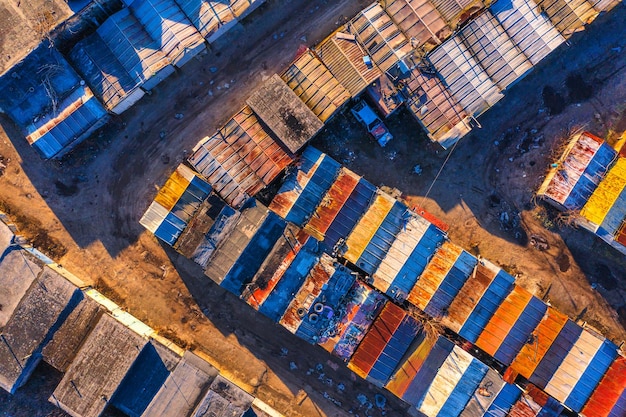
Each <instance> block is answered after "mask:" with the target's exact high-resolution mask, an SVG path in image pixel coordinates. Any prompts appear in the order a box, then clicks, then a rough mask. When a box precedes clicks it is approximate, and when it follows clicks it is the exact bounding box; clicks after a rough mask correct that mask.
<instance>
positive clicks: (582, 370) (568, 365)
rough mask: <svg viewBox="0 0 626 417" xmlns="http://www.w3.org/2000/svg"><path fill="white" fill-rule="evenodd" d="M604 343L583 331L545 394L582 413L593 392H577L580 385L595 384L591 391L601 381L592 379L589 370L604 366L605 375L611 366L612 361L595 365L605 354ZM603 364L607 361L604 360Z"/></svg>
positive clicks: (547, 386)
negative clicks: (596, 359)
mask: <svg viewBox="0 0 626 417" xmlns="http://www.w3.org/2000/svg"><path fill="white" fill-rule="evenodd" d="M604 342H605V340H603V339H601V338H599V337H597V336H595V335H594V334H592V333H591V332H589V331H588V330H585V329H583V331H582V333H581V334H580V336H579V338H578V340H577V341H576V343H574V346H572V348H571V349H570V351H569V353H568V354H567V356H566V357H565V359H563V362H562V363H561V365H560V366H559V368H558V369H557V370H556V372H555V373H554V375H553V376H552V378H551V379H550V381H549V382H548V384H547V385H546V387H545V389H544V390H545V392H546V393H548V394H550V395H551V396H553V397H554V398H556V399H557V400H559V401H560V402H562V403H563V404H565V405H566V406H568V407H570V408H572V409H573V410H574V411H577V412H578V411H580V410H581V408H582V405H583V404H584V403H585V402H586V400H587V399H588V398H589V396H590V395H591V391H590V390H586V391H587V392H588V394H585V392H584V391H581V390H577V389H576V388H577V387H578V385H579V384H580V383H584V384H593V386H592V387H591V389H593V388H595V385H596V384H597V383H598V382H599V380H600V378H598V377H597V375H596V378H592V377H591V376H590V375H589V374H588V373H587V370H588V368H590V367H593V366H602V367H603V368H604V370H603V371H602V373H604V371H606V369H607V368H608V366H609V365H610V361H609V363H601V364H598V363H594V358H595V357H596V356H597V355H598V354H600V355H602V354H603V353H604V352H603V351H604V349H603V347H604V346H603V345H604ZM613 357H615V356H613ZM603 359H604V358H603ZM602 362H605V361H604V360H603V361H602ZM585 377H587V378H589V379H590V381H584V378H585ZM600 377H601V375H600ZM594 379H597V380H596V381H595V384H594V383H593V382H594V381H593V380H594ZM575 391H576V392H577V393H578V395H577V396H576V397H575V398H574V397H573V396H572V395H571V394H572V393H574V392H575Z"/></svg>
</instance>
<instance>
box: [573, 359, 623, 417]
mask: <svg viewBox="0 0 626 417" xmlns="http://www.w3.org/2000/svg"><path fill="white" fill-rule="evenodd" d="M581 414H582V415H584V416H587V417H591V416H594V417H607V416H621V415H626V358H625V357H624V356H618V357H617V358H616V359H615V361H614V362H613V363H612V364H611V366H610V367H609V369H608V370H607V371H606V373H605V374H604V377H603V378H602V380H601V381H600V384H599V385H598V386H597V387H596V389H595V390H594V391H593V394H592V395H591V397H590V398H589V401H587V403H586V404H585V407H584V408H583V409H582V412H581Z"/></svg>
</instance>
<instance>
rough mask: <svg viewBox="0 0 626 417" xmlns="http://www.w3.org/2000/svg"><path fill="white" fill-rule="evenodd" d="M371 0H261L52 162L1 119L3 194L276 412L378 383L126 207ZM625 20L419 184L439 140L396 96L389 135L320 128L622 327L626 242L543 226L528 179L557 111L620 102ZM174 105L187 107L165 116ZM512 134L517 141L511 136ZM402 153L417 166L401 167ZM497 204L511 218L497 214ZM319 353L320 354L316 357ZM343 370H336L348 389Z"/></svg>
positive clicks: (70, 265) (329, 143)
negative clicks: (539, 240)
mask: <svg viewBox="0 0 626 417" xmlns="http://www.w3.org/2000/svg"><path fill="white" fill-rule="evenodd" d="M368 3H369V0H368V1H342V2H337V1H323V0H316V1H306V0H268V2H267V4H266V5H265V6H262V8H261V9H259V11H258V12H255V13H254V14H253V15H252V16H250V19H248V20H247V21H245V22H244V24H243V25H242V26H241V27H238V28H235V29H234V30H233V31H232V32H231V33H230V34H229V35H228V36H227V37H225V38H223V39H221V40H220V41H219V42H218V43H217V44H216V45H214V46H213V47H212V49H211V51H210V53H209V54H208V55H206V56H204V57H202V58H200V59H198V60H193V61H192V62H191V63H189V64H188V65H187V66H185V68H183V69H182V70H181V71H179V72H177V73H176V74H175V75H174V76H172V77H171V78H170V79H168V80H167V81H165V82H164V83H163V85H161V86H159V87H158V88H157V89H155V92H154V93H153V94H152V95H151V96H146V97H145V98H144V99H143V100H142V101H141V102H140V103H139V104H137V105H136V106H135V107H133V108H132V109H131V110H129V111H128V112H127V113H125V114H124V115H122V116H121V117H118V118H116V119H115V120H114V121H113V122H112V123H111V124H110V125H109V126H108V127H107V128H106V129H105V130H104V131H103V132H101V134H100V135H96V137H94V138H93V139H91V140H89V141H87V142H86V143H84V145H83V146H81V147H80V148H79V149H77V150H76V151H75V152H74V153H72V154H71V155H70V156H69V157H68V158H66V159H64V160H63V161H61V162H43V161H41V160H40V159H39V157H38V156H37V155H36V154H35V152H34V151H33V150H32V149H31V148H30V147H29V146H28V145H27V143H26V141H25V140H24V139H23V137H21V136H20V135H19V133H18V132H17V130H16V129H15V128H14V127H13V125H12V124H11V123H9V122H7V121H3V122H2V128H3V130H4V133H2V135H1V136H0V155H1V156H2V158H3V160H4V163H5V164H6V165H7V167H6V169H5V170H4V175H2V176H0V210H4V211H7V212H9V213H10V214H11V215H12V216H13V218H14V219H15V221H16V222H17V223H18V224H19V225H20V227H21V228H22V231H23V232H24V233H25V234H27V235H29V236H30V237H32V238H33V239H34V242H35V244H37V245H38V246H39V247H40V248H41V249H42V250H43V251H45V252H48V253H51V254H52V256H53V257H54V258H55V259H57V260H59V261H60V262H61V263H63V265H64V266H65V267H66V268H67V269H68V270H70V271H72V272H73V273H75V274H76V275H78V276H80V277H81V278H83V279H84V280H87V281H89V282H91V283H92V284H93V285H94V286H96V287H97V288H98V289H100V290H101V291H103V292H104V293H105V294H107V295H108V296H110V297H111V298H113V299H114V300H115V301H117V302H118V303H120V304H122V305H124V306H125V308H126V309H127V310H128V311H129V312H130V313H132V314H134V315H136V316H137V317H139V318H140V319H142V320H144V321H145V322H147V323H148V324H150V325H151V326H153V327H154V328H156V329H158V330H159V331H160V332H161V333H162V334H164V335H166V336H168V337H171V338H172V339H174V340H177V341H178V342H179V343H180V344H181V345H184V346H187V347H190V348H195V349H198V350H200V351H202V352H204V353H205V354H206V355H208V356H209V357H210V358H212V360H213V361H214V363H215V364H216V365H217V366H218V367H219V368H220V369H222V370H223V371H225V372H227V373H229V374H230V375H231V376H232V377H234V378H236V379H238V380H240V381H241V382H243V383H246V384H248V386H249V387H250V388H251V389H253V390H254V392H255V393H256V395H257V396H259V397H260V398H261V399H262V400H264V401H266V402H267V403H269V404H271V405H274V406H275V407H276V408H277V409H278V410H279V411H281V412H283V413H284V414H286V415H289V416H307V417H308V416H317V415H328V416H334V415H347V414H349V413H348V410H350V409H353V411H355V412H357V413H359V414H360V415H364V414H366V413H365V408H367V407H366V406H365V407H364V406H362V405H361V404H360V403H359V402H358V401H357V398H356V397H357V395H358V394H360V393H363V394H365V395H366V396H367V398H368V399H369V401H370V402H373V401H374V395H375V394H376V393H383V394H385V392H384V391H382V390H378V389H376V388H374V387H372V386H371V385H369V384H367V383H365V382H364V381H362V380H360V379H359V378H356V377H354V375H353V374H352V373H351V372H350V371H348V370H347V368H345V367H344V366H341V364H339V363H338V362H337V361H336V360H335V359H333V358H331V357H330V356H329V355H328V354H327V353H326V352H325V351H323V350H322V349H321V348H318V347H315V346H310V345H307V344H306V343H304V342H302V341H300V340H299V339H297V338H296V337H294V336H293V335H291V334H289V333H287V332H286V331H285V330H284V329H282V328H280V327H279V326H278V325H274V324H273V323H271V322H270V321H269V320H267V319H265V318H264V317H262V316H261V315H260V314H257V313H256V312H254V311H253V310H252V309H250V308H249V307H247V306H246V305H245V304H244V303H243V302H241V301H239V300H238V299H236V298H235V297H233V296H231V295H230V294H228V293H226V292H225V291H223V290H222V289H220V288H219V287H217V286H216V285H214V284H213V283H212V282H211V281H209V280H208V279H207V278H206V277H204V275H203V274H202V272H201V271H200V269H199V268H198V267H196V265H195V264H193V263H192V262H190V261H188V260H186V259H184V258H182V256H180V255H178V254H176V253H175V252H174V251H172V250H171V249H169V248H167V247H164V246H163V245H161V244H160V243H159V242H158V241H157V240H156V239H155V238H154V237H153V236H151V235H150V234H149V233H147V232H145V231H144V230H143V228H142V227H141V226H140V225H139V223H138V220H139V218H140V217H141V215H142V214H143V212H144V211H145V209H146V208H147V206H148V205H149V203H150V202H151V201H152V198H153V197H154V195H155V194H156V190H157V187H158V186H159V185H162V184H163V183H164V181H165V179H166V178H167V176H168V175H169V174H170V173H171V171H172V170H173V169H174V168H175V167H176V165H177V164H178V163H179V162H181V161H182V160H183V159H184V157H185V155H187V154H188V152H189V150H190V149H191V148H192V147H193V146H194V145H195V144H196V143H197V142H198V141H199V140H200V139H201V138H202V137H204V136H206V135H210V134H212V133H213V132H214V131H215V129H216V128H217V127H218V126H219V125H220V124H221V123H223V122H224V121H225V120H226V119H227V118H228V117H229V116H231V115H232V114H233V113H235V112H236V111H237V110H239V109H240V108H241V107H242V106H243V103H244V101H245V97H246V96H247V95H248V94H249V93H250V91H252V90H253V89H254V88H255V87H256V86H257V85H259V83H261V82H262V81H263V80H265V79H266V78H267V77H269V76H271V75H272V74H273V73H275V72H279V71H281V70H283V69H284V68H285V67H286V65H287V64H288V63H289V62H290V61H291V60H292V59H293V58H294V56H295V54H296V51H297V49H298V47H299V46H300V45H302V44H306V45H313V44H315V43H317V42H319V41H320V40H321V39H322V38H323V37H325V36H326V35H327V34H328V33H330V32H331V31H332V30H333V29H334V28H335V27H336V26H337V25H339V24H340V23H342V22H343V21H344V20H345V18H346V17H351V16H353V15H354V14H355V13H356V12H357V11H358V10H360V9H361V8H362V7H364V6H365V5H367V4H368ZM625 20H626V11H625V7H624V6H623V5H620V6H618V8H617V9H615V10H614V11H613V12H612V13H611V14H610V15H608V16H605V17H601V18H600V19H599V20H598V21H596V23H594V25H593V28H591V30H588V31H586V32H584V33H581V34H577V35H576V36H575V37H574V39H572V41H571V47H568V46H564V47H563V48H561V49H559V51H557V52H556V53H554V54H553V55H552V56H550V57H549V58H548V59H546V61H545V62H543V63H542V64H541V65H540V66H539V68H536V69H535V70H534V71H533V72H532V73H531V74H530V75H529V76H527V77H526V78H525V79H524V80H522V81H520V82H519V83H518V84H517V85H515V86H514V87H513V88H511V91H509V92H508V93H507V97H506V98H505V99H504V100H503V101H502V102H501V103H499V104H498V105H497V106H496V107H495V108H493V109H492V110H491V111H490V112H489V113H487V114H486V115H485V116H484V117H483V118H481V120H480V122H481V124H482V126H483V128H482V129H480V130H477V131H475V132H474V133H472V134H471V135H470V136H469V137H467V138H465V139H464V140H463V141H462V142H460V144H459V145H458V146H457V147H456V149H455V150H454V152H453V153H452V155H451V156H450V158H449V160H448V162H447V164H446V166H445V168H444V169H443V170H442V172H441V175H440V176H439V179H438V181H437V182H436V183H435V184H434V186H433V187H432V190H431V191H430V193H429V194H428V197H427V198H425V199H424V198H423V196H424V195H425V194H426V191H427V190H428V188H429V186H430V184H431V183H432V179H433V178H434V176H435V174H436V173H437V171H438V170H439V167H440V166H441V165H442V163H443V162H444V160H445V158H446V156H447V153H445V152H438V153H437V152H435V147H433V146H431V145H430V144H428V143H427V142H426V141H425V140H424V138H423V135H422V134H421V132H420V130H419V127H418V125H417V124H416V123H414V122H413V121H412V119H411V118H410V116H409V115H408V114H406V113H400V114H399V115H398V116H393V117H392V118H390V119H389V121H388V123H389V126H390V128H391V130H392V132H393V133H394V134H395V136H396V139H394V141H393V142H392V143H390V144H389V145H388V147H387V148H385V149H381V148H379V147H377V146H374V144H373V143H372V141H370V140H369V139H368V138H367V136H366V135H365V134H364V131H363V130H361V129H360V128H359V126H358V125H357V124H356V122H355V121H354V119H352V118H351V116H349V112H346V114H345V115H338V116H336V118H335V119H334V121H333V123H332V125H331V126H329V127H328V128H327V129H325V132H324V133H322V134H321V136H320V138H319V139H318V140H316V141H315V143H316V144H317V145H318V146H320V147H321V148H323V149H324V150H327V151H328V152H329V153H331V154H333V155H334V156H337V157H338V158H339V159H340V160H342V161H343V162H346V163H347V164H348V165H349V166H350V167H352V168H353V169H354V170H355V171H356V172H358V173H360V174H363V175H364V176H365V177H366V178H368V179H370V180H371V181H373V182H374V183H376V184H379V185H382V184H385V185H388V186H393V187H397V188H398V189H400V190H401V191H402V192H403V193H404V194H405V196H407V197H409V198H412V199H413V201H416V202H417V203H418V204H423V205H424V206H425V207H426V209H428V210H429V211H431V212H432V213H434V214H435V215H437V216H439V217H440V218H442V219H443V220H444V221H445V222H447V223H448V224H449V225H450V231H449V234H450V237H451V239H452V240H453V241H454V242H456V243H458V244H460V245H461V246H463V247H465V248H467V249H468V250H472V251H473V252H474V253H480V255H482V256H484V257H486V258H488V259H490V260H492V261H495V262H497V263H499V264H500V265H502V266H504V267H505V268H507V270H509V271H511V272H513V273H516V274H518V275H519V282H520V283H522V285H524V286H525V287H526V288H528V289H529V290H532V291H533V292H535V293H537V294H538V295H540V296H542V297H544V298H546V299H548V298H549V299H550V300H551V302H552V303H553V304H554V305H555V306H557V307H558V308H559V309H561V310H562V311H564V312H566V313H568V314H570V316H571V317H574V318H581V319H583V320H587V321H588V322H590V323H593V324H594V325H595V326H596V327H598V328H600V329H601V330H602V331H604V332H606V333H607V334H609V335H611V336H612V337H613V338H614V339H615V340H620V339H622V338H624V335H625V332H624V329H623V327H622V326H620V325H619V323H618V319H617V315H616V314H615V312H614V310H613V309H611V308H610V307H609V303H610V304H611V305H613V307H614V308H615V309H617V308H620V307H622V308H623V306H624V295H626V292H625V291H626V283H625V282H624V278H621V277H624V276H626V273H624V271H626V265H625V263H624V257H623V256H617V255H616V254H615V253H614V251H612V250H609V249H608V248H607V247H606V246H605V245H604V244H602V243H601V242H597V241H595V240H594V239H593V238H592V236H590V235H589V234H588V233H585V232H584V231H577V230H571V229H568V228H558V227H552V228H551V229H546V228H545V227H544V226H546V225H548V226H550V223H551V222H552V220H551V217H549V214H550V213H547V214H545V215H544V214H543V213H544V212H545V209H543V208H542V207H541V206H535V205H534V203H533V200H532V191H533V189H534V188H535V187H536V185H537V184H538V182H539V180H540V177H541V176H542V175H543V173H544V171H545V169H546V167H547V166H548V164H549V156H550V154H551V149H552V147H553V146H554V145H555V143H556V142H557V141H558V140H559V138H561V137H562V136H563V129H564V127H566V126H570V127H573V126H578V125H580V124H583V123H587V122H591V124H590V125H589V127H588V128H589V129H590V130H592V131H593V132H595V133H596V134H599V135H605V134H607V132H608V131H609V129H610V127H611V126H613V127H615V121H616V120H618V119H620V118H622V116H623V114H622V112H623V110H624V109H623V108H622V107H620V103H624V102H626V99H625V98H626V89H625V88H624V82H625V75H626V71H624V69H623V66H624V63H626V53H625V52H624V51H625V50H626V49H624V47H626V45H625V43H626V38H625V37H624V36H623V34H624V29H623V27H621V26H620V22H623V21H625ZM617 47H622V49H620V50H619V51H616V50H614V48H617ZM212 70H216V71H215V72H214V71H212ZM571 73H580V74H583V76H584V79H585V81H586V82H587V83H589V84H590V85H592V86H593V88H592V97H593V98H591V99H585V100H580V103H579V104H580V106H579V105H578V104H576V103H575V101H576V100H571V97H570V95H571V92H569V94H568V90H567V87H566V86H565V85H564V81H565V80H566V78H567V77H568V75H570V74H571ZM547 85H550V86H552V87H554V88H555V89H556V90H557V91H558V92H560V94H562V95H563V97H565V98H564V100H565V101H566V102H571V103H572V104H570V105H568V106H567V107H565V108H564V109H563V111H562V112H561V114H559V115H557V116H550V117H548V116H547V113H546V110H545V106H544V103H543V100H542V91H543V88H544V87H545V86H547ZM540 110H541V112H540ZM177 113H182V114H183V115H184V117H183V118H182V119H181V120H178V119H175V118H174V116H175V114H177ZM595 113H599V114H600V119H599V120H600V121H601V122H596V120H597V119H596V118H595ZM612 123H613V125H611V124H612ZM531 129H536V130H537V131H536V132H534V130H533V132H534V133H532V136H533V138H536V137H539V136H542V137H543V139H541V140H538V141H537V142H533V141H531V142H530V143H531V145H533V146H526V142H528V141H522V138H523V137H524V133H525V132H526V131H529V132H530V131H531ZM161 132H163V133H164V135H161ZM161 136H164V137H163V138H162V139H161ZM9 138H11V139H9ZM496 142H497V145H496ZM520 142H523V146H522V148H524V149H525V148H526V147H528V148H529V150H528V151H527V152H525V153H521V152H520V151H519V150H518V149H517V145H518V144H520ZM534 145H537V146H538V147H537V148H535V147H534ZM348 151H352V152H351V153H349V152H348ZM509 158H513V162H509ZM531 162H534V164H532V166H531ZM415 164H420V165H421V167H422V168H423V173H422V175H420V176H418V175H415V174H412V173H411V172H412V168H413V166H414V165H415ZM524 174H525V176H524ZM505 211H506V212H507V215H508V216H509V218H510V221H509V222H508V223H507V224H506V225H504V226H505V227H503V225H502V223H501V221H500V218H501V216H502V214H501V213H502V212H505ZM518 211H519V213H520V214H519V221H517V220H515V221H514V220H513V219H517V217H516V214H515V213H517V212H518ZM507 229H508V230H507ZM531 234H541V235H542V236H544V237H545V238H546V240H547V241H548V242H549V244H550V249H549V250H548V251H545V252H539V251H537V250H536V249H534V248H533V247H531V246H530V245H528V237H529V236H530V235H531ZM590 248H591V249H590ZM590 251H592V253H593V257H589V255H588V254H589V253H590ZM598 265H604V267H603V268H602V267H601V268H600V271H603V272H604V275H602V276H605V275H606V271H607V270H608V271H609V273H610V274H611V275H612V276H613V277H614V279H613V280H608V281H606V282H611V283H615V288H614V289H613V290H612V291H605V290H603V288H602V286H601V285H600V286H597V291H594V290H592V289H591V287H590V283H601V282H604V281H602V280H603V279H605V278H600V275H601V274H600V275H599V274H597V273H596V274H595V275H594V273H592V272H593V271H594V270H597V269H598ZM606 282H605V285H606ZM620 294H621V295H620ZM603 296H605V297H606V298H604V297H603ZM620 296H621V298H620ZM268 334H271V335H272V337H268V336H267V335H268ZM317 364H321V366H322V368H323V369H322V371H317V370H315V368H316V365H317ZM338 365H339V366H338ZM335 368H336V369H335ZM321 373H323V374H324V375H323V376H322V375H321ZM329 378H330V379H329ZM338 382H342V383H343V384H345V389H344V390H343V391H342V390H339V389H338V388H337V383H338ZM2 395H5V394H2V393H0V412H1V411H3V405H2V404H3V403H4V401H2V400H3V397H2ZM385 396H386V397H387V399H388V402H387V409H386V411H387V415H403V414H404V411H403V410H404V409H405V406H404V405H403V404H402V403H401V402H400V401H399V400H397V399H394V398H393V397H392V396H391V395H390V394H385ZM359 408H360V411H357V410H358V409H359ZM367 414H368V415H372V416H376V415H381V410H378V409H376V407H374V408H372V409H371V410H369V411H368V413H367Z"/></svg>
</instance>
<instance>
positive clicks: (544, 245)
mask: <svg viewBox="0 0 626 417" xmlns="http://www.w3.org/2000/svg"><path fill="white" fill-rule="evenodd" d="M530 244H531V245H532V246H533V247H534V248H535V249H537V250H538V251H541V252H543V251H546V250H548V249H550V245H549V244H548V241H547V240H546V238H545V237H543V236H540V235H530Z"/></svg>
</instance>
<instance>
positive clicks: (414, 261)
mask: <svg viewBox="0 0 626 417" xmlns="http://www.w3.org/2000/svg"><path fill="white" fill-rule="evenodd" d="M444 240H445V234H444V232H442V231H441V230H439V229H438V228H437V227H436V226H435V225H433V224H431V225H430V226H428V229H426V233H424V236H422V238H421V239H420V241H419V243H418V244H417V246H416V247H415V249H413V252H411V255H410V256H409V257H408V258H407V260H406V261H405V262H404V265H402V268H400V271H399V272H398V275H396V278H395V279H394V280H393V282H392V283H391V285H390V286H389V289H388V290H387V294H388V295H389V296H390V297H394V298H399V296H398V295H399V294H402V295H404V296H406V295H407V294H408V293H409V292H410V291H411V289H412V288H413V286H414V285H415V283H416V282H417V279H418V277H419V276H420V275H421V274H422V272H424V269H425V268H426V265H428V262H429V261H430V258H431V257H432V256H433V254H434V253H435V251H436V250H437V248H438V247H439V246H441V244H442V242H443V241H444ZM400 298H401V297H400Z"/></svg>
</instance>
